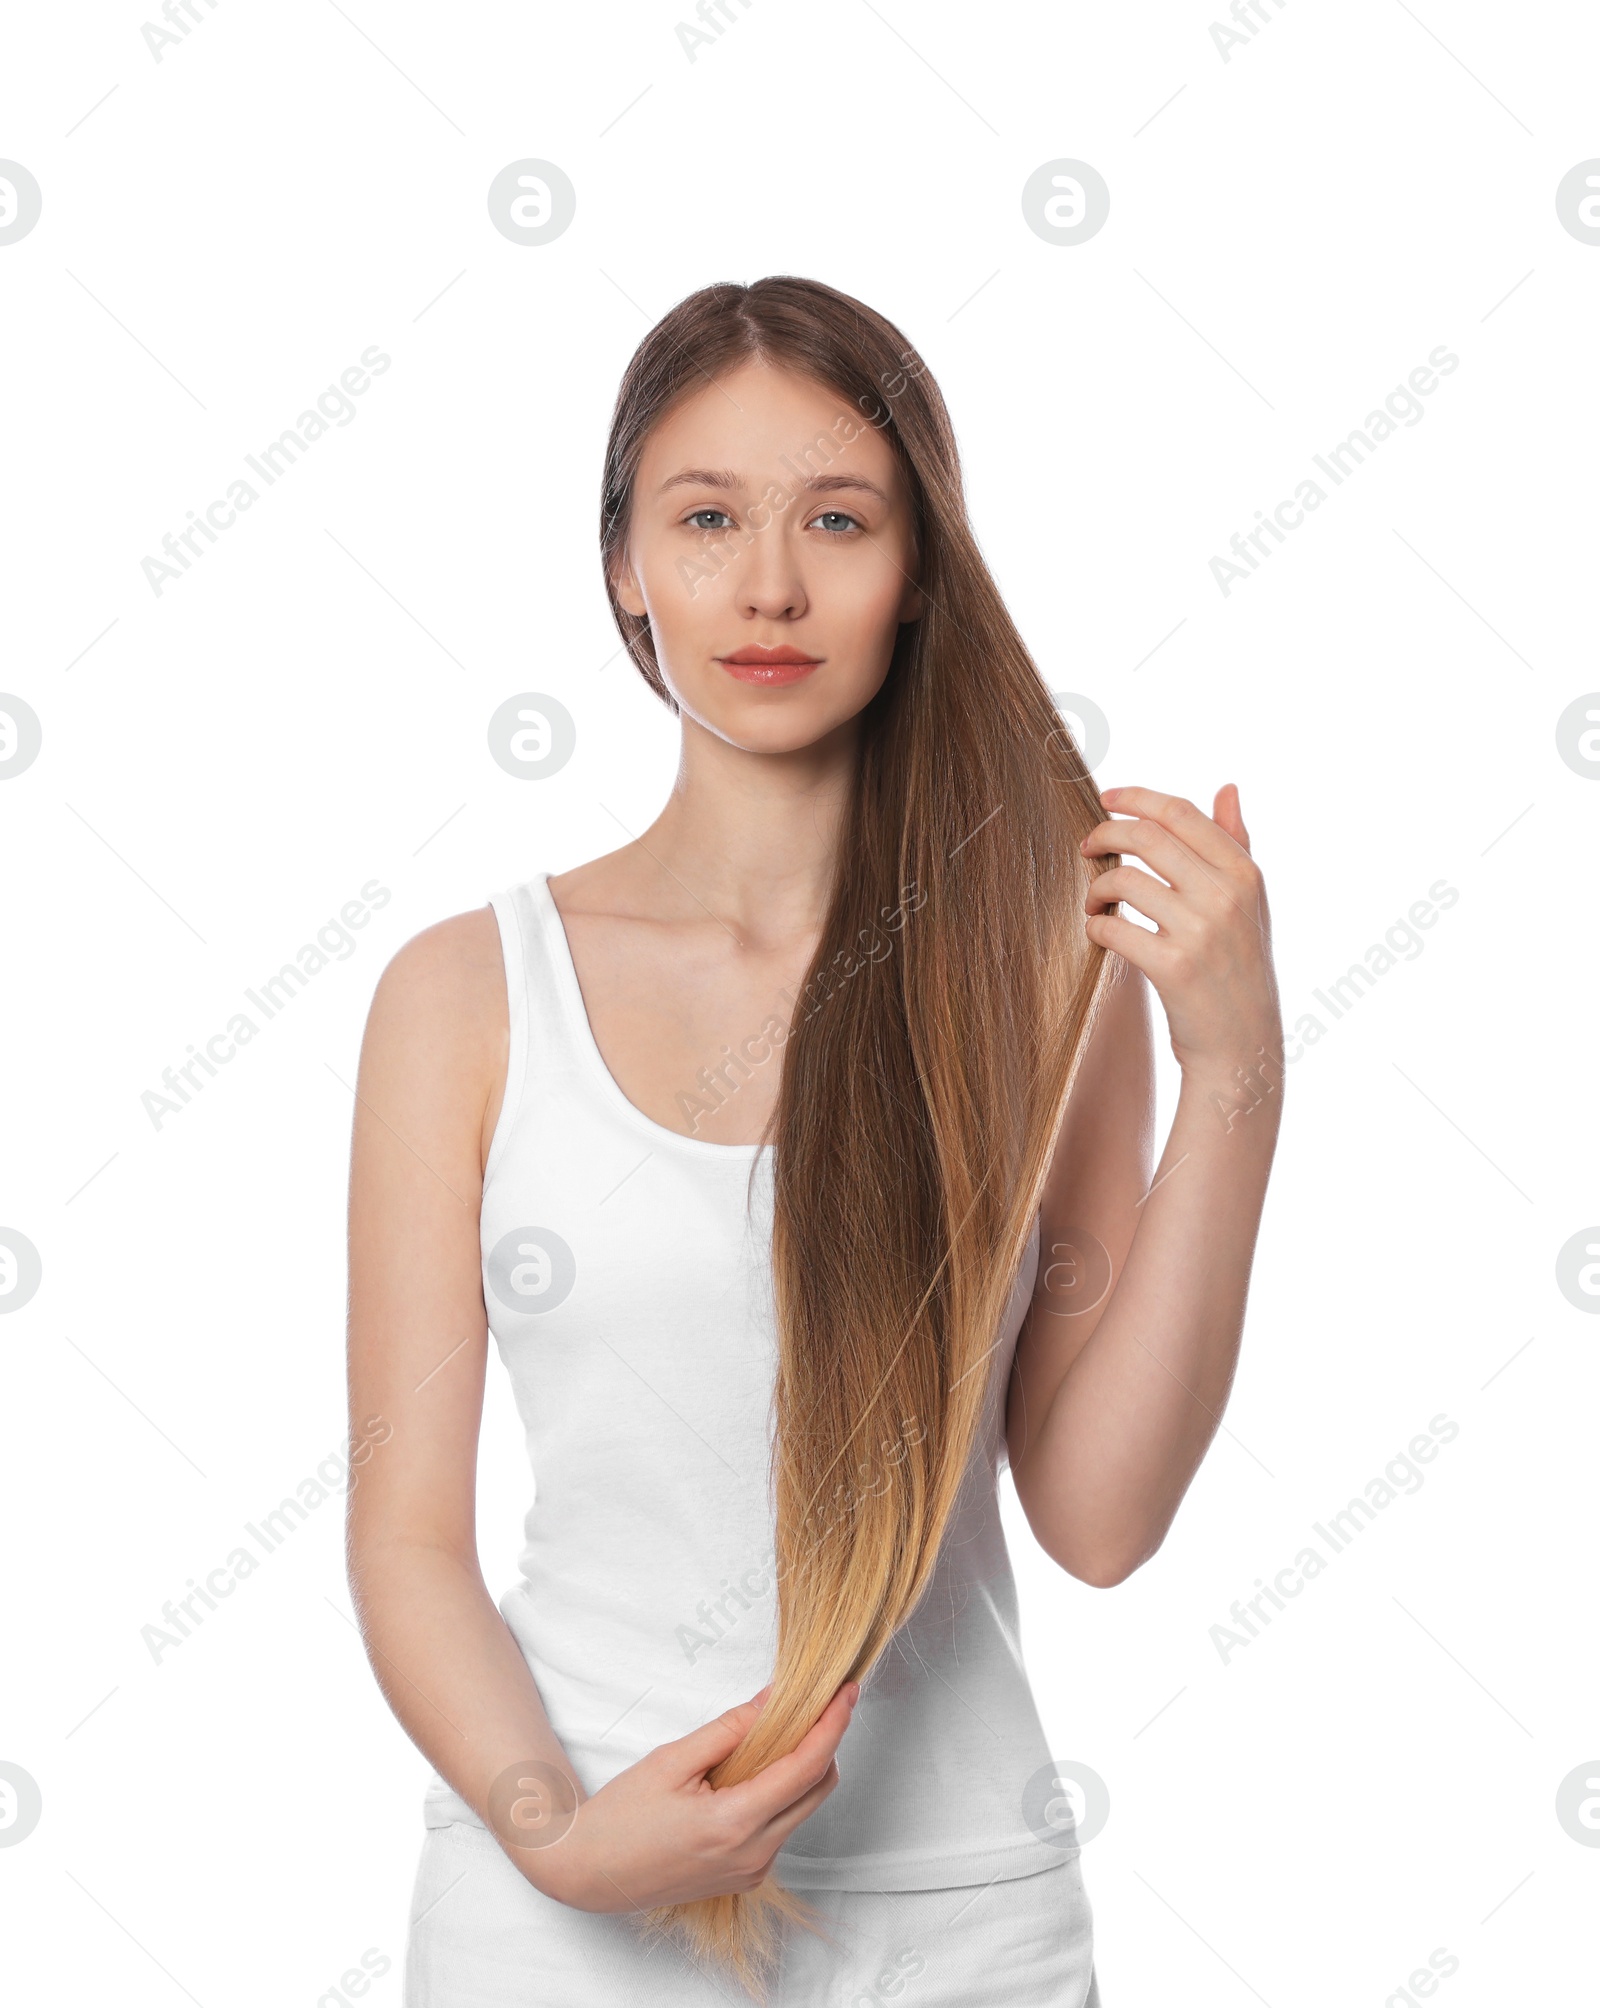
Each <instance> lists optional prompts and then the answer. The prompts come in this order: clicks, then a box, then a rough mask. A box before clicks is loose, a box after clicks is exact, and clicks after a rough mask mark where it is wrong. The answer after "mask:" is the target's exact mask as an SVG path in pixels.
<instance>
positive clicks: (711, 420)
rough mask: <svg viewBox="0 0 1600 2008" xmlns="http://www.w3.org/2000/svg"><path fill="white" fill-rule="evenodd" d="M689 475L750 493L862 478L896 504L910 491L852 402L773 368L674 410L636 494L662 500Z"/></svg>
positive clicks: (730, 379)
mask: <svg viewBox="0 0 1600 2008" xmlns="http://www.w3.org/2000/svg"><path fill="white" fill-rule="evenodd" d="M685 468H700V469H706V470H718V471H725V472H728V473H732V474H734V475H735V476H737V477H738V484H739V485H742V486H744V487H747V488H749V489H751V490H752V491H759V490H761V489H762V488H764V487H765V486H766V484H767V483H768V482H769V481H780V480H781V481H784V482H785V484H786V485H788V486H793V484H794V479H795V476H796V474H797V473H798V474H805V473H807V472H810V473H822V472H826V473H828V474H859V475H861V476H862V477H863V478H864V479H866V480H868V481H871V482H872V483H873V484H874V485H875V486H877V487H878V488H880V489H882V490H883V491H884V493H885V494H886V495H887V496H888V497H889V498H890V499H891V501H894V500H898V499H899V498H900V497H901V496H902V495H903V492H904V490H903V484H902V482H901V477H900V468H899V462H898V460H897V459H896V456H895V453H894V450H893V448H892V447H891V446H890V445H889V444H888V442H887V441H886V440H885V439H884V438H883V436H882V434H881V432H880V431H879V429H878V428H877V427H876V426H874V425H871V424H869V423H868V421H867V419H866V418H865V417H864V415H863V414H862V413H861V412H860V411H859V410H857V409H856V408H855V407H854V406H853V405H852V403H851V401H850V399H849V398H847V397H845V396H844V395H843V394H842V393H840V392H839V391H836V390H831V389H830V388H829V387H828V386H827V385H826V384H823V383H819V382H817V380H816V379H815V378H813V377H808V376H804V375H802V374H801V373H800V372H798V371H796V370H792V369H788V368H785V367H782V366H781V365H774V364H769V363H742V364H740V365H739V366H738V367H737V368H736V369H733V370H730V371H727V372H725V373H724V374H723V375H721V376H719V377H717V378H715V379H713V380H712V381H711V382H710V383H707V384H705V385H703V386H702V387H701V388H700V389H698V390H696V391H692V392H690V393H689V395H688V396H686V397H685V398H683V399H682V400H681V401H680V402H679V403H678V404H676V405H674V406H673V408H672V409H671V410H670V411H669V412H667V413H666V415H665V416H664V417H663V418H662V419H661V420H660V421H659V422H658V423H657V424H656V425H655V427H654V428H653V429H652V431H651V433H650V436H649V438H648V440H647V441H646V443H645V448H644V452H643V455H642V456H641V459H640V463H639V476H638V492H639V493H640V494H641V495H642V496H653V495H656V494H659V493H660V492H661V490H662V488H663V486H664V484H666V483H669V482H671V481H672V478H673V476H674V475H676V474H678V473H680V472H682V471H683V470H684V469H685Z"/></svg>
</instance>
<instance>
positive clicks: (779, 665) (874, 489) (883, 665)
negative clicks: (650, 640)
mask: <svg viewBox="0 0 1600 2008" xmlns="http://www.w3.org/2000/svg"><path fill="white" fill-rule="evenodd" d="M912 545H913V534H912V521H911V503H910V497H909V495H908V494H907V491H906V484H905V478H904V476H903V475H902V473H901V471H900V464H899V461H898V460H897V459H896V457H895V454H894V452H893V450H892V449H891V448H890V447H889V445H888V444H887V442H886V441H885V440H884V438H883V437H882V435H881V433H880V432H879V431H878V429H877V428H876V427H875V426H873V425H871V424H869V423H867V422H866V420H864V419H863V418H862V417H861V415H860V414H859V413H858V412H852V410H851V409H850V406H849V405H848V403H847V402H846V401H845V400H844V399H843V398H842V397H840V396H838V395H837V394H836V393H835V392H833V391H831V390H828V389H826V388H825V387H824V386H823V385H821V384H819V383H817V382H816V381H815V380H814V379H813V378H811V377H807V376H801V375H798V374H796V373H795V372H794V371H792V370H788V369H782V368H774V367H772V366H770V365H767V364H763V363H746V364H742V365H741V366H740V367H739V368H737V369H735V370H732V371H730V372H729V373H728V374H727V375H726V376H723V377H719V378H718V379H717V380H716V381H715V382H714V383H708V384H707V385H706V386H705V388H704V389H702V390H699V391H696V392H695V393H694V394H693V395H692V396H689V397H687V398H685V399H684V400H683V401H682V402H681V403H680V404H678V405H677V406H676V407H675V408H674V409H673V410H672V411H670V412H669V413H668V414H667V416H666V417H665V418H664V419H663V420H662V421H661V422H660V424H658V425H657V426H656V428H655V430H654V431H653V432H652V433H651V435H650V437H649V439H648V440H647V441H646V443H645V448H644V453H643V456H642V458H641V461H640V465H639V471H638V476H637V478H636V480H635V482H634V489H633V505H632V511H631V515H630V518H629V530H628V541H627V548H626V553H625V562H624V568H623V570H622V572H621V573H620V575H619V577H618V581H617V588H618V591H617V597H618V599H619V601H620V602H621V604H622V606H623V607H624V608H625V609H626V610H627V611H628V612H629V613H632V614H645V615H648V617H649V621H650V628H651V633H652V635H653V637H654V640H655V650H656V660H657V662H658V663H659V664H660V667H661V674H662V676H663V677H664V678H665V679H666V683H667V687H668V688H669V689H670V690H671V692H672V694H673V696H674V697H675V698H676V699H677V700H678V703H679V705H680V706H681V707H682V709H683V712H684V714H685V716H686V717H689V718H692V719H694V720H696V721H697V722H698V723H699V724H700V725H702V726H704V727H705V729H706V730H707V731H709V732H713V733H715V734H716V735H717V736H718V737H719V738H721V739H724V740H726V741H727V742H728V743H729V744H730V745H734V746H739V747H742V748H745V749H747V750H749V751H751V752H757V753H789V752H796V751H799V750H800V749H802V748H804V747H807V746H812V745H815V744H816V743H817V742H818V741H820V740H822V739H825V738H826V737H827V736H828V735H829V734H830V733H832V732H835V731H837V730H838V728H839V727H841V726H842V725H845V724H847V723H848V722H849V721H850V720H852V719H854V718H855V717H856V715H857V714H858V713H859V712H860V710H861V709H862V707H863V706H864V705H865V704H866V703H867V702H868V700H869V699H870V698H871V697H872V696H873V695H874V694H875V693H876V692H877V690H878V689H879V687H880V686H881V685H882V683H883V680H884V677H885V676H886V675H887V674H888V669H889V662H890V658H891V656H892V654H893V652H894V644H895V635H896V632H897V631H898V629H899V627H900V625H901V623H902V622H904V621H909V620H915V619H916V618H917V617H918V615H919V614H920V613H921V611H922V601H921V597H920V595H919V593H918V591H917V589H916V585H915V582H914V580H913V578H912V576H911V574H912V572H913V570H914V553H913V548H912ZM764 651H765V652H767V653H768V654H769V655H770V654H772V653H774V652H776V654H777V655H778V656H779V658H780V660H778V661H776V662H771V661H769V662H767V663H762V662H761V661H760V660H759V659H757V660H755V661H750V660H748V659H747V660H744V661H741V660H740V658H741V657H744V658H751V657H755V658H759V657H760V656H761V654H762V653H763V652H764ZM783 657H800V658H802V659H803V660H802V661H800V662H785V661H783V660H782V659H781V658H783ZM730 658H731V660H730Z"/></svg>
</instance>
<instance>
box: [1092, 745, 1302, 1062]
mask: <svg viewBox="0 0 1600 2008" xmlns="http://www.w3.org/2000/svg"><path fill="white" fill-rule="evenodd" d="M1100 799H1101V801H1102V802H1103V803H1104V804H1105V806H1106V807H1107V808H1108V809H1112V810H1115V811H1117V812H1118V814H1119V815H1125V816H1129V817H1132V818H1133V820H1132V821H1129V822H1115V821H1114V822H1108V823H1100V824H1097V825H1096V827H1095V828H1094V829H1093V830H1092V831H1091V832H1090V834H1089V835H1088V836H1087V837H1086V838H1085V839H1084V840H1083V845H1082V849H1083V851H1084V854H1085V855H1086V856H1088V857H1093V856H1096V855H1101V854H1104V853H1105V852H1108V851H1120V852H1122V853H1123V854H1124V855H1125V856H1131V857H1136V858H1142V859H1143V860H1144V862H1145V863H1146V864H1147V865H1149V866H1150V867H1151V871H1149V872H1142V871H1136V870H1135V869H1134V868H1133V867H1132V866H1131V865H1126V864H1122V865H1116V866H1114V867H1113V868H1112V869H1111V870H1110V871H1107V872H1102V873H1101V874H1100V875H1099V876H1098V877H1097V878H1096V879H1095V880H1094V883H1093V885H1092V887H1091V888H1090V892H1089V896H1088V899H1087V900H1086V902H1085V908H1086V915H1087V917H1086V919H1085V921H1084V928H1085V931H1086V933H1087V934H1088V936H1089V939H1090V940H1091V941H1093V942H1096V943H1098V944H1099V945H1100V946H1102V947H1104V948H1110V949H1114V950H1115V951H1116V952H1117V954H1119V955H1122V956H1125V957H1126V958H1127V959H1128V961H1129V962H1131V963H1132V964H1133V965H1134V966H1135V968H1137V969H1139V970H1141V971H1142V972H1143V973H1144V974H1145V975H1146V976H1148V977H1149V979H1150V981H1151V983H1152V984H1153V985H1154V986H1155V990H1156V993H1157V995H1158V996H1159V997H1160V999H1161V1003H1162V1006H1163V1008H1164V1009H1165V1011H1166V1014H1167V1027H1168V1030H1169V1032H1170V1034H1171V1038H1172V1050H1173V1053H1174V1055H1175V1056H1176V1058H1177V1061H1178V1064H1179V1065H1180V1066H1181V1067H1182V1068H1183V1069H1184V1071H1185V1072H1186V1073H1189V1072H1191V1071H1192V1072H1195V1073H1197V1074H1204V1075H1205V1076H1206V1077H1207V1078H1210V1079H1215V1078H1216V1077H1217V1076H1218V1075H1219V1074H1220V1075H1223V1076H1227V1077H1229V1078H1231V1077H1232V1076H1233V1075H1234V1074H1235V1072H1236V1071H1237V1070H1238V1069H1240V1068H1246V1069H1252V1068H1254V1067H1257V1066H1259V1065H1260V1062H1261V1055H1262V1051H1263V1049H1264V1051H1265V1054H1266V1057H1267V1059H1268V1060H1270V1061H1271V1062H1272V1063H1273V1064H1274V1066H1275V1067H1276V1066H1278V1065H1279V1064H1280V1063H1281V1056H1282V1048H1283V1025H1282V1020H1281V1017H1280V1013H1279V1005H1278V984H1277V977H1276V974H1275V972H1274V970H1273V966H1272V938H1271V922H1270V918H1269V916H1268V913H1267V895H1266V888H1265V885H1264V883H1263V881H1262V877H1261V871H1260V867H1259V866H1258V865H1257V864H1256V862H1255V860H1254V859H1253V858H1252V857H1251V855H1250V838H1249V835H1248V833H1247V832H1246V830H1245V826H1244V821H1243V818H1242V817H1241V816H1240V814H1239V790H1238V789H1237V787H1235V785H1234V784H1233V782H1231V781H1229V782H1226V783H1225V784H1224V785H1223V786H1222V787H1221V788H1219V789H1218V791H1217V798H1216V801H1215V803H1214V805H1213V814H1212V815H1211V816H1208V815H1206V814H1205V812H1204V811H1203V810H1202V809H1199V808H1197V807H1196V806H1195V804H1194V803H1193V802H1190V801H1187V800H1185V798H1184V797H1183V796H1181V795H1162V794H1159V793H1157V791H1156V790H1155V789H1154V788H1107V789H1105V790H1103V791H1102V793H1101V797H1100ZM1213 818H1214V820H1213ZM1152 872H1159V873H1160V874H1161V876H1160V878H1156V877H1153V876H1152V875H1151V873H1152ZM1163 881H1165V883H1163ZM1116 900H1126V901H1127V902H1128V904H1129V905H1130V906H1133V907H1136V908H1137V909H1138V911H1139V912H1140V913H1142V914H1145V915H1147V916H1148V917H1149V918H1150V919H1151V920H1153V921H1154V922H1155V924H1156V930H1157V931H1156V932H1155V933H1151V931H1150V930H1149V929H1148V928H1145V927H1139V926H1136V925H1135V923H1134V922H1133V921H1131V920H1124V919H1122V918H1121V917H1120V916H1119V915H1117V914H1110V913H1107V912H1106V911H1105V910H1104V909H1105V907H1106V905H1107V904H1108V903H1110V902H1113V901H1116Z"/></svg>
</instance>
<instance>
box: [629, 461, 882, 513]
mask: <svg viewBox="0 0 1600 2008" xmlns="http://www.w3.org/2000/svg"><path fill="white" fill-rule="evenodd" d="M744 485H745V484H744V482H743V480H742V479H741V478H740V477H739V476H738V475H737V474H735V473H734V472H733V470H732V468H729V467H686V468H684V469H683V471H682V473H680V474H674V475H673V476H672V478H671V479H670V480H669V481H663V482H662V484H661V487H660V490H659V492H660V493H661V494H663V495H665V494H666V492H667V490H668V489H669V488H725V489H735V488H743V487H744ZM844 488H857V489H860V490H861V492H862V493H863V494H866V495H876V496H877V498H878V500H879V501H880V502H882V503H883V504H884V506H885V507H887V506H888V502H889V498H888V496H887V495H885V494H884V492H883V490H882V489H881V488H880V487H879V486H878V484H877V482H876V481H868V480H867V479H866V477H865V476H864V475H859V474H813V475H812V476H810V478H809V479H808V480H806V481H803V482H802V483H801V484H800V491H799V492H802V493H809V494H812V495H831V494H834V493H836V492H837V491H839V490H840V489H844Z"/></svg>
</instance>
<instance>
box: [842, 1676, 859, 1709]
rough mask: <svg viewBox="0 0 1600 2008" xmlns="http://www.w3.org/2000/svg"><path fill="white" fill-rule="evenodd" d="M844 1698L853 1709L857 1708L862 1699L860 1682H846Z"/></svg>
mask: <svg viewBox="0 0 1600 2008" xmlns="http://www.w3.org/2000/svg"><path fill="white" fill-rule="evenodd" d="M844 1698H845V1700H846V1701H847V1702H848V1703H849V1704H850V1706H851V1707H852V1708H854V1707H855V1705H856V1703H857V1701H858V1700H859V1699H860V1698H861V1683H860V1681H859V1680H847V1681H846V1682H845V1688H844Z"/></svg>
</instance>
